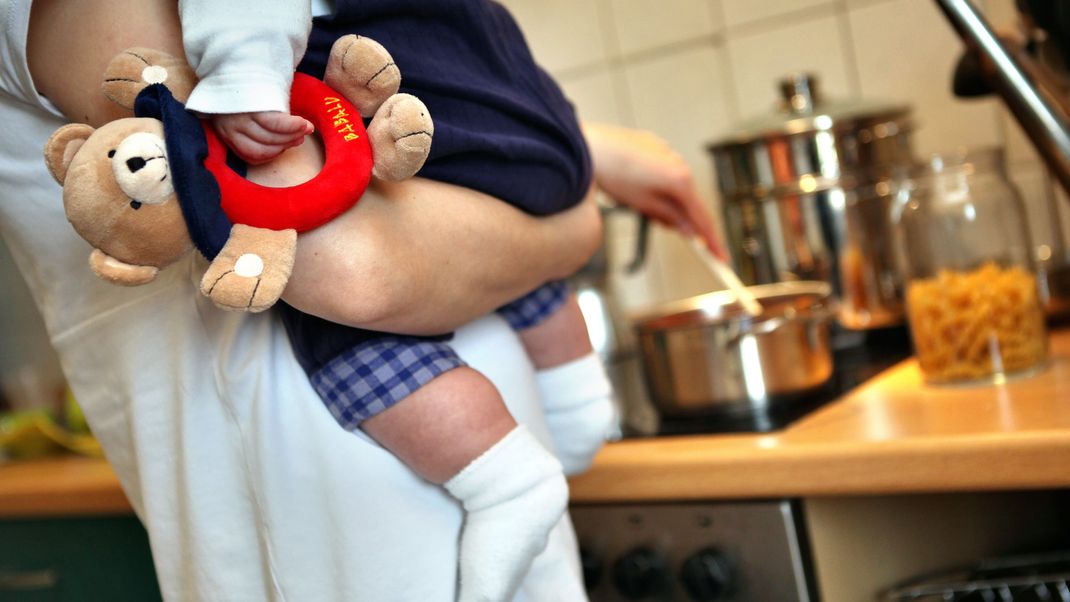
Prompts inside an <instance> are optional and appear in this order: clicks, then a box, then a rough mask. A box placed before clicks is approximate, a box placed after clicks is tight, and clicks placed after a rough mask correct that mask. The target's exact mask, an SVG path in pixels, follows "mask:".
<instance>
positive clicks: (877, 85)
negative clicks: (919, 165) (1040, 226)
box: [849, 0, 1002, 154]
mask: <svg viewBox="0 0 1070 602" xmlns="http://www.w3.org/2000/svg"><path fill="white" fill-rule="evenodd" d="M849 18H850V26H851V33H852V36H851V37H852V40H853V43H854V53H855V57H856V59H857V64H858V70H859V79H860V81H861V86H862V89H861V93H862V94H863V95H865V96H867V97H873V98H890V99H901V100H905V101H908V102H910V103H911V104H913V105H914V107H915V108H916V109H917V113H916V114H917V118H918V123H919V126H920V127H919V129H918V131H917V135H916V137H915V144H916V145H915V150H916V151H917V152H918V153H919V154H925V153H930V152H939V151H942V150H946V149H949V148H954V147H957V146H992V145H998V144H1001V143H1002V140H1001V137H1000V128H999V125H998V124H999V122H998V118H999V114H998V111H997V106H998V102H999V101H997V100H994V99H990V100H976V99H970V100H960V99H957V98H954V97H953V96H952V94H951V74H952V72H953V70H954V66H955V63H956V61H957V60H958V58H959V56H960V55H961V54H962V43H961V42H960V41H959V39H958V37H957V36H956V35H955V33H954V31H953V30H952V29H951V27H950V26H949V25H948V23H947V21H946V20H945V18H944V17H943V15H942V14H940V12H939V11H938V9H937V8H936V6H935V4H934V3H933V2H931V1H926V0H895V1H894V2H884V3H880V4H874V5H869V6H863V7H860V8H858V9H854V10H852V11H851V12H850V15H849Z"/></svg>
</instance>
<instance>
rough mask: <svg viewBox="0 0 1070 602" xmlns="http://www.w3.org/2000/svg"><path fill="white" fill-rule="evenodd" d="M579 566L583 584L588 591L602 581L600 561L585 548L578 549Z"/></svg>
mask: <svg viewBox="0 0 1070 602" xmlns="http://www.w3.org/2000/svg"><path fill="white" fill-rule="evenodd" d="M580 566H582V567H583V583H584V586H585V587H586V589H587V591H590V590H591V589H593V588H594V587H595V586H597V585H598V582H599V581H601V580H602V561H601V560H599V559H598V557H597V556H595V555H594V553H593V552H591V551H590V550H588V549H587V548H584V547H582V546H581V547H580Z"/></svg>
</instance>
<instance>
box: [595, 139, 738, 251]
mask: <svg viewBox="0 0 1070 602" xmlns="http://www.w3.org/2000/svg"><path fill="white" fill-rule="evenodd" d="M583 133H584V136H585V137H586V138H587V143H588V145H589V146H590V149H591V156H592V157H593V162H594V177H595V182H596V183H597V184H598V186H599V188H601V189H602V190H603V191H604V192H605V193H606V194H607V195H608V196H609V197H611V198H613V199H614V200H615V201H617V202H619V203H621V204H623V205H626V206H628V207H631V208H632V209H634V210H636V211H638V212H639V213H642V214H644V215H646V216H647V217H649V218H650V219H653V220H654V221H656V222H658V223H660V224H662V225H665V226H667V227H669V228H673V229H675V230H678V231H680V233H681V234H684V235H685V236H697V237H699V238H700V239H702V241H703V242H704V243H705V244H706V246H707V247H708V248H709V249H710V250H711V251H713V252H714V253H716V254H717V255H719V256H720V257H722V258H725V259H727V257H728V256H727V254H726V253H725V252H724V247H723V246H722V245H721V241H720V239H719V238H718V236H717V230H716V228H715V227H714V223H713V216H712V215H711V214H710V209H709V206H708V205H707V204H706V203H705V201H703V199H702V196H701V195H700V194H699V192H698V189H697V188H696V187H695V180H694V178H693V177H692V175H691V168H690V167H688V165H687V163H686V162H685V161H684V159H683V158H682V157H681V156H680V155H679V154H677V153H676V152H675V151H674V150H673V149H672V148H671V147H670V146H669V145H668V143H666V142H665V141H664V140H662V139H661V138H659V137H658V136H656V135H654V134H653V133H651V132H648V131H645V130H633V129H630V128H625V127H620V126H616V125H610V124H601V123H584V124H583Z"/></svg>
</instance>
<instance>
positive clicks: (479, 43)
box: [179, 0, 615, 600]
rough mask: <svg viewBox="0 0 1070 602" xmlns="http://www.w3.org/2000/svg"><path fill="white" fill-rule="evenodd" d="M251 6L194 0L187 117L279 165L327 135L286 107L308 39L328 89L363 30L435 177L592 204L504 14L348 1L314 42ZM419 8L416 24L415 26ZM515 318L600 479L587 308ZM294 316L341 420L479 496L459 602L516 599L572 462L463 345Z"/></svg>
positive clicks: (292, 17) (559, 423)
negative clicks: (406, 107)
mask: <svg viewBox="0 0 1070 602" xmlns="http://www.w3.org/2000/svg"><path fill="white" fill-rule="evenodd" d="M242 4H244V3H241V2H238V3H225V4H224V3H213V2H210V1H205V0H185V1H180V2H179V8H180V15H181V20H182V26H183V39H184V44H185V49H186V53H187V57H188V59H189V60H190V62H191V64H192V65H193V66H194V67H195V69H196V70H197V72H198V75H199V76H200V78H201V81H200V83H199V84H198V86H197V87H196V88H195V89H194V91H193V93H192V94H191V96H190V98H189V101H188V103H187V106H188V108H190V109H191V110H195V111H199V112H201V113H203V114H205V115H206V116H208V117H209V118H210V119H211V121H212V122H213V124H214V126H215V127H216V129H217V131H218V132H219V133H220V135H221V136H222V137H223V138H224V140H226V141H227V142H228V144H229V145H230V146H231V147H232V150H234V151H235V153H236V154H238V155H239V156H240V157H242V158H243V159H245V160H246V161H247V162H249V163H253V164H256V163H263V162H266V161H269V160H271V159H273V158H274V157H275V156H277V155H278V154H279V153H281V152H283V151H284V150H286V149H288V148H290V147H292V146H296V145H299V144H301V142H302V140H303V139H304V137H305V136H306V135H307V134H309V133H310V131H311V125H310V124H309V123H308V122H307V121H305V120H304V119H303V118H300V117H296V116H293V115H290V114H288V112H286V111H285V110H283V109H285V108H286V106H287V104H286V101H287V99H286V97H285V90H287V89H288V79H289V76H288V73H289V72H291V68H292V67H293V66H294V63H295V60H296V59H297V58H300V57H301V55H302V52H303V51H304V47H303V46H304V40H306V39H309V44H310V46H309V49H308V50H309V51H308V56H307V57H306V58H305V61H304V62H303V63H302V64H301V67H300V69H301V70H303V71H307V72H309V73H311V74H313V75H315V76H317V77H322V76H323V70H324V68H325V65H326V57H327V56H328V53H329V52H330V51H331V48H332V43H333V42H334V41H335V40H337V39H338V38H341V37H343V36H344V35H346V34H350V33H354V32H358V31H359V32H360V33H362V34H364V33H366V34H367V35H369V36H370V37H372V38H378V39H379V41H382V42H384V43H385V45H386V46H387V48H388V50H389V51H390V52H391V53H392V54H393V55H394V57H395V60H397V61H398V63H399V65H400V67H401V70H402V71H403V72H404V73H405V77H406V84H407V85H408V86H409V87H408V88H407V89H406V91H409V92H412V93H414V94H415V95H417V96H418V97H420V98H421V99H422V100H423V101H424V102H425V103H426V104H427V105H428V107H429V110H430V112H431V114H432V117H433V118H434V119H435V122H436V132H435V142H434V144H433V145H432V152H431V156H430V157H429V159H428V162H427V164H426V165H425V168H424V170H423V171H422V172H421V174H420V175H421V176H423V177H427V178H430V179H435V180H441V181H444V182H449V183H453V184H458V185H462V186H465V187H468V188H472V189H475V190H479V191H481V192H486V193H488V194H490V195H492V196H495V197H497V198H500V199H503V200H505V201H507V202H509V203H511V204H514V205H515V206H517V207H519V208H521V209H524V210H526V211H528V212H529V213H533V214H537V215H545V214H549V213H555V212H557V211H561V210H564V209H566V208H568V207H571V206H572V205H574V204H576V203H578V202H580V201H581V200H582V199H583V197H584V196H585V195H586V194H587V193H588V191H589V188H590V183H591V167H590V159H589V157H588V154H587V149H586V146H585V143H584V140H583V137H582V134H581V132H580V128H579V125H578V123H577V121H576V118H575V116H574V114H573V112H572V110H571V107H570V106H569V104H568V103H567V101H566V100H565V98H564V97H563V95H562V94H561V92H560V90H559V89H558V88H557V86H556V85H555V84H554V83H553V82H552V81H551V80H550V79H549V77H547V76H546V75H545V74H544V73H543V72H542V71H541V70H539V69H538V68H537V67H536V66H535V64H534V62H533V60H532V58H531V56H530V53H529V52H528V50H527V48H526V45H525V44H524V41H523V38H522V36H521V34H520V31H519V29H518V28H517V27H516V25H515V23H513V21H512V20H511V19H510V18H509V17H508V15H507V14H506V13H505V11H504V9H502V8H501V7H500V6H498V5H496V4H493V3H490V2H486V1H484V0H441V1H439V2H435V3H426V2H422V3H412V2H408V3H407V2H400V1H396V0H395V1H392V2H391V1H385V0H383V1H368V0H360V1H354V2H339V3H338V5H337V6H336V12H335V14H334V15H333V16H332V17H330V18H326V19H318V20H317V23H316V26H315V27H314V28H313V30H312V35H311V38H308V31H309V30H308V21H309V13H308V7H307V6H301V4H302V3H268V4H267V5H257V7H256V8H251V7H246V8H247V9H248V10H243V8H242V7H241V5H242ZM213 5H215V6H213ZM416 14H418V15H419V17H420V19H419V20H416V21H409V20H408V19H407V18H406V17H405V15H416ZM362 43H367V41H364V42H362ZM343 48H344V46H343ZM336 52H337V51H336ZM341 52H343V53H344V50H342V51H341ZM388 76H389V73H384V77H388ZM280 90H282V92H281V93H280ZM446 219H448V216H446ZM500 314H501V315H502V316H503V317H504V318H505V319H506V320H507V321H508V322H509V323H510V324H511V325H512V326H513V327H514V328H515V329H516V330H517V332H518V334H519V336H520V339H521V341H522V342H523V344H524V346H525V348H526V350H527V351H528V353H529V356H530V358H531V360H532V363H533V364H534V366H535V368H536V370H537V371H538V372H537V376H536V378H537V383H538V387H539V392H540V395H541V398H542V401H543V406H544V410H545V413H546V420H547V424H548V426H549V428H550V432H551V436H552V438H553V442H554V446H555V450H556V451H557V453H558V457H559V458H560V460H561V463H563V465H564V471H565V472H567V473H575V472H579V471H582V470H584V469H585V468H586V467H587V465H588V464H589V462H590V459H591V457H592V456H593V453H594V452H595V451H596V450H597V449H598V447H599V446H600V445H601V443H602V442H603V441H604V439H605V437H606V435H607V433H609V432H610V431H611V429H612V428H613V426H614V423H615V420H614V410H613V405H612V401H611V389H610V385H609V382H608V379H607V378H606V376H605V373H604V370H603V368H602V365H601V363H600V361H599V358H598V357H597V356H596V355H595V354H594V353H593V352H592V350H591V345H590V342H589V340H588V339H587V336H586V328H585V326H584V323H583V317H582V314H581V313H580V311H579V307H578V305H577V303H576V299H575V297H574V296H572V295H571V294H569V293H568V291H567V288H566V286H565V285H564V284H563V283H560V282H558V283H551V284H548V285H546V286H544V287H541V288H540V289H538V290H536V291H535V292H533V293H532V294H530V295H527V296H525V297H524V298H522V299H520V300H518V301H516V302H514V303H511V304H509V305H508V306H506V307H504V308H502V309H501V310H500ZM281 315H282V317H283V321H284V323H285V324H286V327H287V331H288V333H289V334H290V338H291V342H292V344H293V347H294V351H295V353H296V355H297V357H298V360H299V361H300V362H301V365H302V366H303V367H304V368H305V370H306V372H307V373H308V374H309V377H310V379H311V381H312V383H313V385H314V387H315V389H316V390H317V392H318V393H319V394H320V396H321V397H322V399H323V400H324V403H325V404H326V405H327V407H328V408H329V409H330V411H331V412H332V414H333V415H334V416H335V418H336V419H337V420H338V421H339V423H340V424H341V425H342V426H343V427H345V428H347V429H356V428H361V429H362V430H364V431H365V432H367V433H368V434H369V435H371V436H372V437H373V438H374V439H376V440H377V441H378V442H379V443H380V444H382V445H383V446H384V447H386V448H387V449H389V450H390V451H391V452H392V453H394V454H395V455H397V456H398V457H399V458H400V459H402V460H403V461H405V462H406V463H407V464H409V465H410V466H411V467H412V468H413V469H414V470H416V472H417V473H419V474H421V476H423V477H425V478H427V479H428V480H430V481H432V482H435V483H439V484H442V485H444V487H445V488H446V490H447V491H449V492H450V493H451V494H452V495H453V496H455V497H456V498H458V499H459V500H460V501H461V502H462V504H463V507H464V508H465V510H466V513H467V514H466V519H465V525H464V527H463V530H462V534H461V542H460V562H461V567H460V578H461V582H460V599H461V600H477V599H478V600H503V599H506V598H508V597H509V596H511V594H512V592H513V591H515V588H516V586H517V584H518V583H519V581H520V579H521V578H522V577H523V575H524V574H525V572H526V570H527V568H528V567H529V566H530V564H531V562H532V560H533V559H534V557H535V556H536V555H537V554H538V553H539V552H540V551H541V550H542V548H543V547H544V546H545V541H546V537H547V534H548V532H549V530H550V529H551V528H552V526H553V525H554V524H556V522H557V521H558V520H559V519H560V516H561V514H562V513H563V511H564V509H565V505H566V502H567V485H566V483H565V480H564V477H563V475H562V464H559V463H558V460H557V459H555V457H554V456H553V455H552V454H550V453H549V452H548V451H547V450H545V449H544V448H543V447H542V445H541V444H540V443H539V442H538V441H536V440H535V438H534V437H533V436H532V435H531V434H530V433H529V432H527V430H526V429H525V428H524V427H522V426H517V425H516V423H515V421H513V419H512V417H511V416H509V414H508V412H507V410H506V409H505V406H504V404H503V402H502V400H501V398H500V396H499V395H498V393H497V391H496V390H495V389H494V387H493V386H492V385H491V384H490V382H489V381H488V380H487V379H486V378H485V377H483V376H482V375H481V374H479V373H478V372H476V371H474V370H472V369H470V368H468V367H467V366H465V364H464V362H463V361H462V360H461V359H460V358H459V357H458V356H457V355H456V353H454V351H453V350H452V348H451V347H450V346H449V345H448V342H447V340H448V336H440V337H410V336H401V335H391V334H385V333H376V332H370V331H364V330H358V329H354V328H349V327H346V326H342V325H339V324H335V323H333V322H329V321H326V320H323V319H320V318H317V317H315V316H312V315H310V314H306V313H303V312H300V311H297V310H296V309H294V308H292V307H289V306H286V305H282V306H281Z"/></svg>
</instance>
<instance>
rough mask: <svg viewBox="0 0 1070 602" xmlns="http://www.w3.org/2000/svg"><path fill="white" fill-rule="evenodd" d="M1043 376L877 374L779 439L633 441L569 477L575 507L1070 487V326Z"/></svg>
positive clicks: (905, 369)
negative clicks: (936, 380)
mask: <svg viewBox="0 0 1070 602" xmlns="http://www.w3.org/2000/svg"><path fill="white" fill-rule="evenodd" d="M1051 352H1052V353H1051V359H1050V362H1049V365H1048V366H1047V368H1046V370H1044V371H1043V372H1042V373H1040V374H1037V375H1035V376H1031V377H1028V378H1021V379H1017V380H1012V381H1011V382H1009V383H1007V384H1005V385H985V386H943V387H933V386H926V385H925V384H924V383H923V382H922V378H921V372H920V371H919V369H918V365H917V362H916V361H914V360H908V361H905V362H902V363H900V364H898V365H896V366H895V367H893V368H891V369H889V370H887V371H885V372H883V373H881V374H880V375H878V376H877V377H875V378H874V379H872V380H870V381H869V382H867V383H866V384H865V385H863V386H862V387H860V388H858V389H856V390H854V391H852V392H851V393H849V394H848V395H846V396H845V397H843V398H841V399H840V400H837V401H835V402H833V403H831V404H828V405H826V406H824V407H823V408H821V409H819V410H818V411H816V412H814V413H812V414H810V415H808V416H806V417H805V418H803V419H802V420H800V421H798V422H796V423H794V424H793V425H791V426H790V427H789V428H787V429H785V430H784V431H781V432H778V433H774V434H767V435H760V434H744V435H703V436H687V437H661V438H656V439H644V440H628V441H623V442H619V443H614V444H612V445H608V446H606V449H604V450H603V451H602V452H601V453H600V454H599V456H598V457H597V458H596V459H595V463H594V466H593V467H592V469H591V470H590V471H588V472H587V473H586V474H584V475H582V476H580V477H578V478H576V479H573V480H572V481H571V490H572V499H573V500H574V501H576V502H595V501H638V500H647V501H649V500H683V499H712V498H755V497H813V496H838V495H864V494H886V493H920V492H941V491H982V490H1010V489H1038V488H1060V487H1070V330H1062V331H1059V332H1056V333H1054V334H1053V335H1052V337H1051Z"/></svg>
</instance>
